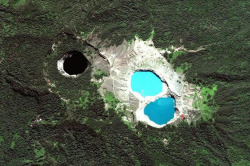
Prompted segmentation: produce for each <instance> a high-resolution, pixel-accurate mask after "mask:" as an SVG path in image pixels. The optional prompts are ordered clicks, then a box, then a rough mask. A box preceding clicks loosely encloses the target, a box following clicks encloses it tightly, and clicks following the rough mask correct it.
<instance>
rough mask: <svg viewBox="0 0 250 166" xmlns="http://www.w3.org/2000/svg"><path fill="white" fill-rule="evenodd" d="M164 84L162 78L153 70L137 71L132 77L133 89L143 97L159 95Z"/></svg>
mask: <svg viewBox="0 0 250 166" xmlns="http://www.w3.org/2000/svg"><path fill="white" fill-rule="evenodd" d="M162 85H163V83H162V81H161V79H160V78H159V77H158V76H157V75H156V74H154V73H153V72H151V71H137V72H134V73H133V75H132V77H131V89H132V90H133V91H134V92H138V93H140V94H141V95H142V96H143V97H146V96H155V95H158V94H159V93H161V92H162Z"/></svg>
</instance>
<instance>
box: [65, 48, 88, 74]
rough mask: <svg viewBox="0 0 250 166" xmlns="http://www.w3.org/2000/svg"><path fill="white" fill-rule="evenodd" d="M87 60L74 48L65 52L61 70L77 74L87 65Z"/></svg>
mask: <svg viewBox="0 0 250 166" xmlns="http://www.w3.org/2000/svg"><path fill="white" fill-rule="evenodd" d="M88 65H89V62H88V60H87V58H85V56H84V55H83V54H82V53H81V52H79V51H76V50H73V51H70V52H67V56H66V57H65V58H64V63H63V70H64V71H65V72H66V73H68V74H69V75H77V74H81V73H83V72H84V71H85V70H86V68H87V67H88Z"/></svg>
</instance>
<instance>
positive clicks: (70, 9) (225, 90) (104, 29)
mask: <svg viewBox="0 0 250 166" xmlns="http://www.w3.org/2000/svg"><path fill="white" fill-rule="evenodd" d="M249 9H250V1H248V0H238V1H232V0H227V1H225V0H222V1H218V0H211V1H205V0H188V1H180V0H179V1H173V0H61V1H50V0H43V1H36V0H0V165H1V166H5V165H6V166H18V165H114V166H116V165H117V166H119V165H130V166H131V165H138V166H146V165H149V166H153V165H156V166H177V165H190V166H193V165H194V166H203V165H204V166H206V165H218V166H224V165H225V166H227V165H229V166H231V165H233V166H247V165H250V158H249V156H250V118H249V116H248V113H250V112H249V108H250V69H249V65H250V64H249V63H250V55H249V53H250V28H249V27H250V10H249ZM152 31H153V32H154V36H153V42H154V45H155V47H157V48H162V49H165V48H170V47H171V46H172V45H173V46H175V47H180V46H182V45H184V46H185V48H186V49H189V50H195V49H198V48H199V47H201V46H202V47H204V48H205V49H204V50H203V51H199V52H188V53H183V54H178V55H166V59H167V60H168V61H169V62H171V64H172V65H173V66H174V68H175V70H181V71H182V72H183V73H184V74H185V75H186V80H187V81H188V82H189V83H193V84H195V85H197V86H200V87H202V94H203V96H205V100H204V101H202V103H198V104H200V105H201V106H203V107H202V108H204V110H205V111H208V112H209V113H208V114H206V115H205V116H204V117H203V118H202V119H200V120H199V121H197V122H196V123H192V124H188V123H187V122H186V121H183V122H181V123H180V124H179V125H178V126H171V125H167V126H165V127H164V128H160V129H157V128H153V127H150V126H145V125H144V124H143V123H138V124H137V125H136V126H135V127H131V126H130V124H125V123H124V122H123V120H122V119H121V115H120V114H119V113H117V110H116V109H115V106H116V104H117V103H119V101H118V100H117V99H115V98H114V96H113V95H112V94H106V96H105V97H106V98H105V100H103V98H102V97H101V95H100V93H99V92H98V88H99V86H100V85H99V84H98V83H93V82H91V81H90V79H91V69H90V68H89V69H88V70H86V72H85V73H84V74H83V75H82V76H81V77H79V78H77V79H70V78H66V77H63V76H62V75H60V74H59V73H58V71H57V68H56V62H57V60H58V59H59V58H61V56H62V54H63V53H65V52H67V51H70V50H75V49H76V50H79V51H82V52H84V53H86V54H88V51H92V52H95V51H96V49H98V48H89V47H90V46H89V45H88V44H87V43H83V42H80V41H79V40H78V39H77V38H76V37H75V36H83V37H84V36H86V35H88V34H91V33H95V34H98V37H99V38H100V39H101V40H103V41H105V42H107V43H108V45H107V47H108V46H114V45H116V46H117V45H120V44H121V43H122V42H123V41H124V40H126V41H131V40H133V39H134V38H135V36H138V37H140V38H141V39H143V40H146V39H148V38H150V36H152ZM56 42H61V45H60V46H59V47H58V48H57V50H58V51H57V52H53V51H52V45H53V43H56ZM44 66H46V68H44ZM45 71H46V72H48V74H49V75H50V78H51V79H52V80H53V81H54V83H55V84H56V87H52V92H50V91H49V90H48V85H47V82H46V80H45V79H44V76H43V75H44V72H45ZM102 75H104V74H103V73H101V71H99V72H98V75H97V76H96V77H98V78H101V77H102ZM60 96H62V97H64V98H69V99H71V101H72V102H64V101H63V100H61V99H60ZM105 102H109V103H110V105H111V106H110V107H109V108H108V109H107V110H105V107H104V106H105ZM124 109H125V108H124ZM201 111H203V110H201ZM119 112H122V111H121V110H120V111H119ZM164 139H167V140H168V144H167V145H166V144H164V142H163V140H164Z"/></svg>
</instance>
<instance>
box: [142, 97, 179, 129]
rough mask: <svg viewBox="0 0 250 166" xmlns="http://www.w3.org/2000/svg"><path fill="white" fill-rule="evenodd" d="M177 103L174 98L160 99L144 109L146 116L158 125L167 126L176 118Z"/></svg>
mask: <svg viewBox="0 0 250 166" xmlns="http://www.w3.org/2000/svg"><path fill="white" fill-rule="evenodd" d="M174 106H175V101H174V99H173V98H172V97H167V98H159V99H157V100H155V101H154V102H151V103H149V104H148V105H147V106H146V107H145V108H144V114H145V115H147V116H148V117H149V119H150V120H151V121H153V122H155V123H156V124H158V125H162V124H166V123H167V122H168V121H170V120H171V119H173V118H174V113H175V109H174Z"/></svg>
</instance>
